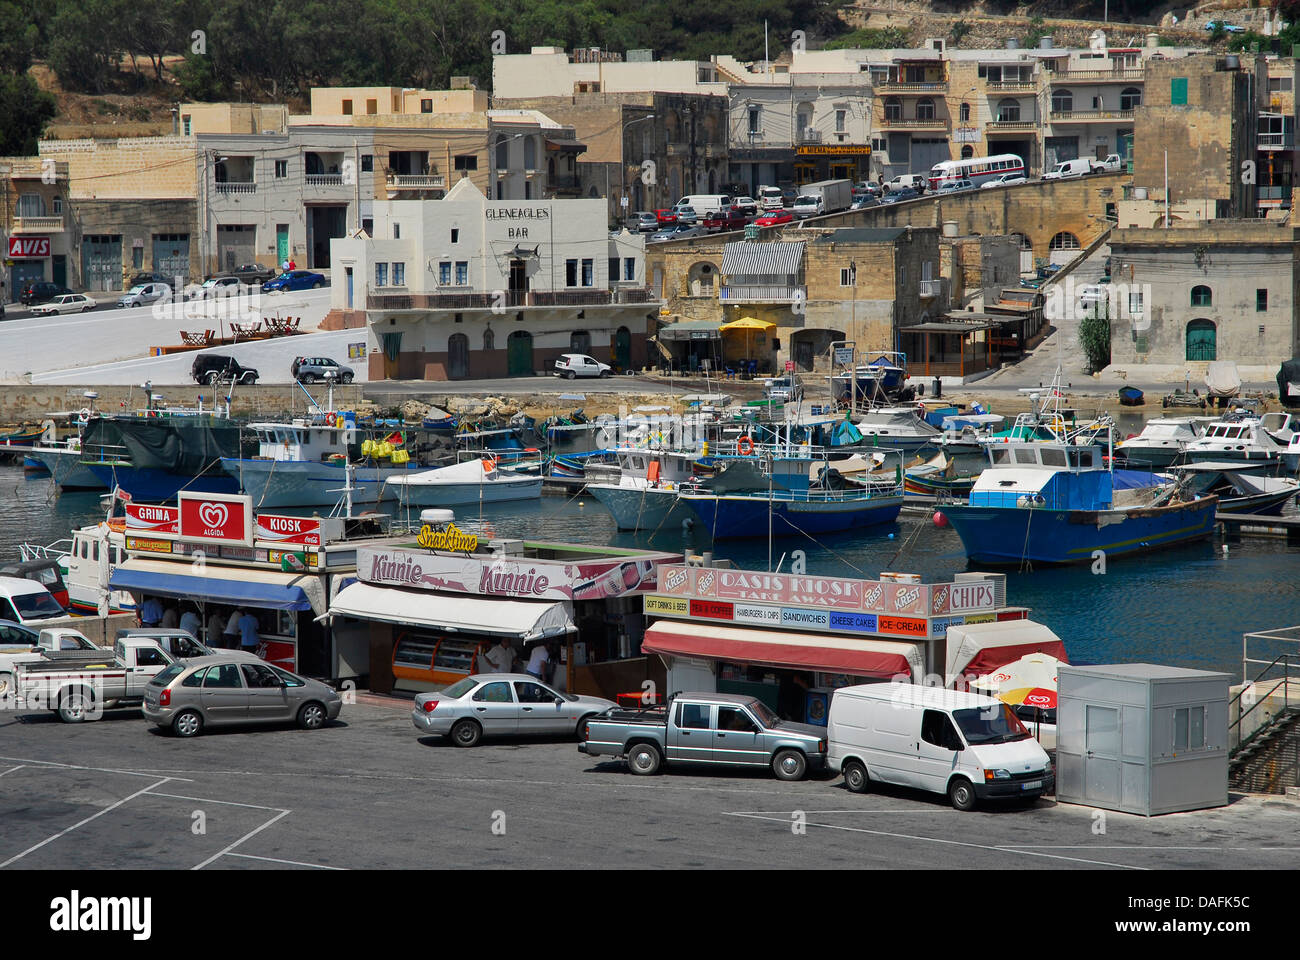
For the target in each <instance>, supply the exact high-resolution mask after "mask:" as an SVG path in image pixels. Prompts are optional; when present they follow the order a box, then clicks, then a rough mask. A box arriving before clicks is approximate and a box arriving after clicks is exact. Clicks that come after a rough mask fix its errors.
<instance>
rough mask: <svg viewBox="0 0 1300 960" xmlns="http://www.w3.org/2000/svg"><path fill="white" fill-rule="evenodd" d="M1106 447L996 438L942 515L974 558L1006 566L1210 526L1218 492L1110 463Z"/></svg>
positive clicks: (1154, 542) (1150, 543)
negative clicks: (1203, 492)
mask: <svg viewBox="0 0 1300 960" xmlns="http://www.w3.org/2000/svg"><path fill="white" fill-rule="evenodd" d="M1106 453H1107V449H1106V448H1105V447H1101V446H1078V445H1075V444H1069V443H1041V442H1039V443H1034V442H1030V443H1022V442H1014V441H1012V442H1007V443H1003V444H997V445H995V446H992V447H990V448H989V458H990V466H989V468H988V469H986V470H985V471H984V472H983V473H981V474H980V476H979V478H978V479H977V480H976V481H975V485H974V487H973V488H972V489H971V492H970V500H969V503H967V504H958V505H955V506H949V507H945V508H944V510H943V514H944V516H945V517H946V518H947V520H948V522H949V523H951V524H952V527H953V529H955V530H956V531H957V535H958V536H959V537H961V542H962V546H963V548H964V549H965V551H966V556H967V557H968V558H969V559H970V560H971V561H972V562H975V563H989V564H1000V565H1019V564H1022V563H1041V564H1068V563H1087V562H1092V561H1094V560H1095V559H1096V558H1097V557H1099V556H1105V557H1107V558H1110V559H1114V558H1115V557H1120V556H1124V555H1126V554H1131V553H1140V552H1144V551H1149V550H1159V549H1162V548H1164V547H1169V546H1172V545H1174V544H1178V543H1187V542H1189V541H1192V540H1199V539H1203V538H1205V537H1207V536H1209V535H1210V533H1211V532H1212V531H1213V529H1214V520H1215V518H1214V513H1215V508H1216V506H1217V504H1218V498H1217V497H1215V496H1204V497H1199V498H1198V497H1196V496H1195V494H1194V493H1188V492H1187V491H1186V490H1185V489H1184V488H1183V487H1182V485H1180V484H1177V483H1176V482H1174V481H1173V480H1172V479H1170V478H1168V477H1166V476H1163V475H1161V474H1154V473H1150V472H1146V471H1131V470H1116V469H1114V467H1113V465H1112V466H1109V467H1108V466H1107V464H1108V459H1107V456H1106ZM1109 462H1110V463H1112V464H1113V461H1109ZM1098 551H1101V552H1100V553H1098Z"/></svg>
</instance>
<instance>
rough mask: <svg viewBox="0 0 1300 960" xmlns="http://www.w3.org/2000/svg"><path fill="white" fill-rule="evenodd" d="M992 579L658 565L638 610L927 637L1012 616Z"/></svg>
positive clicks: (788, 626) (694, 617)
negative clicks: (912, 579) (923, 579)
mask: <svg viewBox="0 0 1300 960" xmlns="http://www.w3.org/2000/svg"><path fill="white" fill-rule="evenodd" d="M997 593H998V591H997V585H996V581H994V580H993V579H989V580H965V581H958V582H953V583H908V582H898V581H893V580H851V579H845V578H837V577H817V576H808V575H796V574H780V573H762V572H759V571H754V570H732V569H720V568H717V567H688V566H684V565H681V564H670V565H661V566H660V567H659V570H658V583H657V589H656V591H655V593H653V594H650V595H647V596H646V598H645V612H646V613H648V614H655V615H658V616H661V617H677V618H681V619H689V620H707V621H715V622H717V621H721V622H728V623H735V624H746V625H753V626H766V627H775V628H780V629H786V630H809V631H815V632H829V633H850V634H861V635H871V636H881V637H904V638H908V639H922V640H924V639H929V638H930V637H932V636H933V637H941V636H943V635H944V634H945V632H946V631H947V629H948V627H950V626H956V625H960V624H963V623H971V622H977V621H978V622H984V621H992V620H994V619H1015V618H1022V617H1024V616H1025V612H1023V611H1008V610H1005V609H1004V610H1002V611H998V609H997V603H998V597H997Z"/></svg>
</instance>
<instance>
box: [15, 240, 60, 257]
mask: <svg viewBox="0 0 1300 960" xmlns="http://www.w3.org/2000/svg"><path fill="white" fill-rule="evenodd" d="M49 255H50V238H49V237H10V238H9V259H10V260H43V259H44V258H46V257H48V256H49Z"/></svg>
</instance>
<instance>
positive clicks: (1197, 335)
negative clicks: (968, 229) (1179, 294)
mask: <svg viewBox="0 0 1300 960" xmlns="http://www.w3.org/2000/svg"><path fill="white" fill-rule="evenodd" d="M1217 339H1218V337H1217V332H1216V330H1215V326H1214V321H1213V320H1205V319H1197V320H1193V321H1191V322H1190V323H1188V324H1187V359H1188V360H1217V359H1218V356H1217V354H1218V343H1217Z"/></svg>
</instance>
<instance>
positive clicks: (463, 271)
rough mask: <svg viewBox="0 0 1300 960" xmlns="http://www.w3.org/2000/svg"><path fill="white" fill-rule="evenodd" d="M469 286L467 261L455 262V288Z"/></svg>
mask: <svg viewBox="0 0 1300 960" xmlns="http://www.w3.org/2000/svg"><path fill="white" fill-rule="evenodd" d="M468 285H469V261H468V260H457V261H456V286H458V287H464V286H468Z"/></svg>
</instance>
